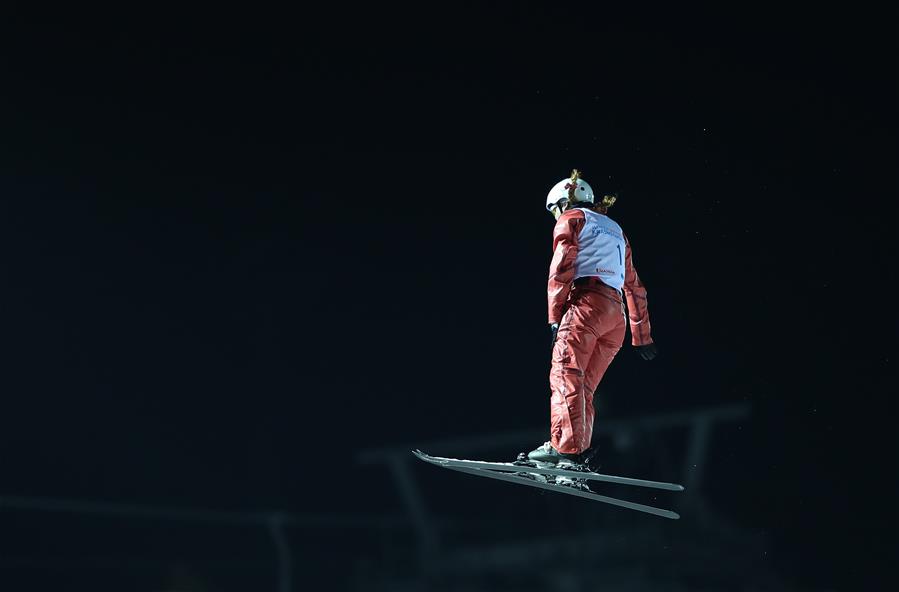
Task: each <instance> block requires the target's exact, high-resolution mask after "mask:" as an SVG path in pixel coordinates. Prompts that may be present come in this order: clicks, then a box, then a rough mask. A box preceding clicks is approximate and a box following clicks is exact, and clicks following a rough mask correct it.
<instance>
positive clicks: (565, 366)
mask: <svg viewBox="0 0 899 592" xmlns="http://www.w3.org/2000/svg"><path fill="white" fill-rule="evenodd" d="M625 327H626V313H625V309H624V303H623V302H622V301H621V296H619V294H618V292H617V291H616V290H615V289H614V288H610V287H608V286H597V285H595V284H594V285H591V286H589V287H579V286H575V287H574V288H573V289H572V290H571V294H570V296H569V299H568V309H567V310H566V311H565V314H564V315H563V316H562V322H561V323H559V333H558V337H557V338H556V344H555V346H554V347H553V357H552V368H551V369H550V372H549V386H550V390H551V391H552V396H551V398H550V441H551V443H552V446H553V448H555V449H556V450H558V451H559V452H562V453H565V454H579V453H581V452H583V451H584V450H586V449H587V448H589V447H590V442H591V440H592V438H593V416H594V408H593V393H594V392H595V391H596V387H597V386H599V381H600V380H602V377H603V374H605V373H606V369H607V368H608V367H609V364H611V363H612V359H613V358H614V357H615V354H617V353H618V350H619V349H621V345H622V344H623V343H624V335H625Z"/></svg>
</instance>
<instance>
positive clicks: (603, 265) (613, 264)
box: [574, 209, 625, 290]
mask: <svg viewBox="0 0 899 592" xmlns="http://www.w3.org/2000/svg"><path fill="white" fill-rule="evenodd" d="M583 212H584V217H585V218H586V223H585V224H584V228H583V229H582V230H581V233H580V235H579V236H578V244H579V248H578V254H577V261H576V263H575V278H574V279H577V278H582V277H590V276H592V277H597V278H599V279H600V280H602V282H603V283H604V284H608V285H609V286H612V287H613V288H615V289H617V290H621V287H622V286H623V285H624V248H625V244H624V233H623V232H622V231H621V227H620V226H618V224H617V223H616V222H615V221H614V220H612V219H611V218H609V217H608V216H605V215H603V214H600V213H597V212H594V211H592V210H587V209H585V210H583Z"/></svg>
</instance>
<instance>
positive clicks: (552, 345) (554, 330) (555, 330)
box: [549, 323, 559, 351]
mask: <svg viewBox="0 0 899 592" xmlns="http://www.w3.org/2000/svg"><path fill="white" fill-rule="evenodd" d="M549 330H550V332H551V333H552V334H553V339H552V343H550V344H549V345H550V351H552V349H553V348H555V347H556V336H557V335H558V334H559V323H550V325H549Z"/></svg>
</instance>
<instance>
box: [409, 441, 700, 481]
mask: <svg viewBox="0 0 899 592" xmlns="http://www.w3.org/2000/svg"><path fill="white" fill-rule="evenodd" d="M412 454H414V455H415V456H417V457H418V458H420V459H421V460H423V461H425V462H428V463H431V464H433V465H437V466H440V467H445V468H465V469H476V470H486V471H500V472H505V473H537V474H540V475H555V476H559V477H570V478H572V479H588V480H591V481H604V482H606V483H618V484H621V485H635V486H638V487H651V488H653V489H665V490H667V491H683V490H684V486H683V485H678V484H677V483H665V482H663V481H648V480H646V479H634V478H631V477H616V476H614V475H603V474H602V473H594V472H591V471H576V470H569V469H552V468H542V467H539V466H533V465H532V464H531V463H528V464H514V463H497V462H486V461H480V460H461V459H457V458H446V457H443V456H431V455H430V454H425V453H424V452H422V451H421V450H413V451H412Z"/></svg>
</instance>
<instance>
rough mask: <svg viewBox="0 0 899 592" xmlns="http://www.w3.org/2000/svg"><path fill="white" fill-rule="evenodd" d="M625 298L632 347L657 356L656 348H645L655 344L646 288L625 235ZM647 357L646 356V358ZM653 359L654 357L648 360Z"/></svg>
mask: <svg viewBox="0 0 899 592" xmlns="http://www.w3.org/2000/svg"><path fill="white" fill-rule="evenodd" d="M623 289H624V297H625V298H626V299H627V312H628V320H629V322H630V328H631V345H633V346H635V347H637V348H639V349H640V350H641V355H642V354H643V351H646V352H650V351H651V352H652V356H654V355H655V347H652V348H645V350H644V349H643V347H642V346H648V345H652V344H653V340H652V335H651V332H650V331H651V328H650V324H649V307H648V305H647V300H646V287H645V286H644V285H643V282H642V281H640V276H639V275H637V269H636V268H635V267H634V261H633V256H632V254H631V243H630V241H629V240H628V239H627V235H624V286H623ZM644 357H646V356H644ZM646 359H652V357H649V358H646Z"/></svg>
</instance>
